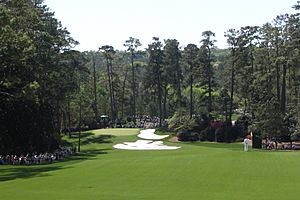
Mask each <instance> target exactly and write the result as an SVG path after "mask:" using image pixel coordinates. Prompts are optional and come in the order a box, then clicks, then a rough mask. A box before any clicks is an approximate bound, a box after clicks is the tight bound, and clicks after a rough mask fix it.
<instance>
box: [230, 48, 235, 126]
mask: <svg viewBox="0 0 300 200" xmlns="http://www.w3.org/2000/svg"><path fill="white" fill-rule="evenodd" d="M232 55H233V56H232V57H233V61H232V66H231V87H230V104H229V121H230V122H231V121H232V108H233V93H234V84H235V83H234V78H235V50H234V49H233V50H232Z"/></svg>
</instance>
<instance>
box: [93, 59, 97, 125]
mask: <svg viewBox="0 0 300 200" xmlns="http://www.w3.org/2000/svg"><path fill="white" fill-rule="evenodd" d="M93 80H94V81H93V83H94V84H93V86H94V88H93V89H94V112H95V122H96V123H97V122H98V106H97V84H96V82H97V81H96V61H95V55H94V54H93Z"/></svg>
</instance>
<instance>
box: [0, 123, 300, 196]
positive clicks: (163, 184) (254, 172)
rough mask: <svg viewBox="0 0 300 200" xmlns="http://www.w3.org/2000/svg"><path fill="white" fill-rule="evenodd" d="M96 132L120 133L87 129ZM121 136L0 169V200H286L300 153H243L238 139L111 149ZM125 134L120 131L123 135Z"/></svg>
mask: <svg viewBox="0 0 300 200" xmlns="http://www.w3.org/2000/svg"><path fill="white" fill-rule="evenodd" d="M95 132H96V133H97V134H99V135H98V136H101V135H102V132H103V135H107V134H114V135H117V134H119V133H121V132H122V131H120V130H117V129H116V130H112V129H104V130H99V131H98V130H97V131H95ZM123 133H124V135H126V136H114V137H104V138H101V140H100V139H99V138H97V139H98V140H91V141H90V140H89V139H88V138H89V137H92V136H89V137H87V138H83V139H82V141H83V143H84V144H85V145H83V146H82V152H81V153H80V154H78V155H77V156H74V157H72V158H70V159H68V160H66V161H63V162H57V163H54V164H50V165H38V166H7V165H5V166H0V191H1V197H0V199H1V200H13V199H16V200H17V199H22V200H35V199H43V200H58V199H62V200H127V199H128V200H135V199H136V200H141V199H143V200H168V199H170V200H183V199H184V200H194V199H195V200H196V199H197V200H198V199H200V200H202V199H203V200H219V199H220V200H248V199H249V200H253V199H255V200H283V199H284V200H294V199H298V198H299V196H300V190H299V188H300V182H299V180H300V173H299V169H300V152H296V151H294V152H291V151H288V152H276V151H257V150H251V151H250V152H243V151H242V145H241V144H216V143H176V144H172V143H168V142H167V144H168V145H176V146H182V148H181V149H179V150H175V151H126V150H114V149H113V148H112V145H113V144H114V143H116V142H125V141H132V140H136V139H137V138H136V136H135V134H136V133H137V129H130V130H126V129H125V130H124V132H122V133H121V135H122V134H123ZM125 133H126V134H125Z"/></svg>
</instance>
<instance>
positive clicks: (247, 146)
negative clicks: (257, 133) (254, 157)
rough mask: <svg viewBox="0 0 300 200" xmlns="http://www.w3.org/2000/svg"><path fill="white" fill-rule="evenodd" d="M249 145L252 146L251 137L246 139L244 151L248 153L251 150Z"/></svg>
mask: <svg viewBox="0 0 300 200" xmlns="http://www.w3.org/2000/svg"><path fill="white" fill-rule="evenodd" d="M249 144H250V139H249V136H247V137H246V138H245V139H244V151H248V150H249Z"/></svg>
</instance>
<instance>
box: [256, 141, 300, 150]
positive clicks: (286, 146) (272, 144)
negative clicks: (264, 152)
mask: <svg viewBox="0 0 300 200" xmlns="http://www.w3.org/2000/svg"><path fill="white" fill-rule="evenodd" d="M262 148H263V149H269V150H276V149H277V150H296V149H297V146H296V145H295V144H292V145H291V144H290V143H282V142H277V141H274V140H270V139H266V140H263V141H262Z"/></svg>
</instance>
